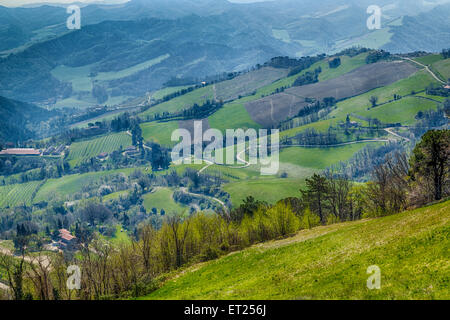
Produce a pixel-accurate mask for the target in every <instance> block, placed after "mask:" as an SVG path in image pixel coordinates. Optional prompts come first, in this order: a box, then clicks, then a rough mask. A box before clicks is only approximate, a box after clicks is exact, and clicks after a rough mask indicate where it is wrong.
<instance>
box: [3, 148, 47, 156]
mask: <svg viewBox="0 0 450 320" xmlns="http://www.w3.org/2000/svg"><path fill="white" fill-rule="evenodd" d="M0 155H2V156H40V155H41V151H40V150H37V149H19V148H16V149H6V150H2V151H0Z"/></svg>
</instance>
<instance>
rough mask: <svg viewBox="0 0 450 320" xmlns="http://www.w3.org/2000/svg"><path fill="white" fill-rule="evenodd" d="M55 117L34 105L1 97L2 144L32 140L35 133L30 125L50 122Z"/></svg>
mask: <svg viewBox="0 0 450 320" xmlns="http://www.w3.org/2000/svg"><path fill="white" fill-rule="evenodd" d="M54 115H55V112H49V111H47V110H45V109H42V108H39V107H37V106H35V105H33V104H29V103H24V102H20V101H15V100H10V99H7V98H4V97H1V96H0V144H1V143H4V142H14V143H15V142H18V141H24V140H26V139H30V138H32V137H33V132H32V128H31V127H30V126H29V125H33V124H34V125H35V124H37V123H39V122H40V121H45V120H48V119H49V118H50V117H52V116H54Z"/></svg>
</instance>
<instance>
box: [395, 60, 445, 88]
mask: <svg viewBox="0 0 450 320" xmlns="http://www.w3.org/2000/svg"><path fill="white" fill-rule="evenodd" d="M399 58H400V59H403V60H407V61H411V62H413V63H415V64H417V65H419V66H421V67H424V68H425V70H427V71H428V73H429V74H431V75H432V76H433V78H435V79H436V80H437V81H439V82H440V83H442V84H447V83H445V82H444V81H442V80H441V79H440V78H439V77H438V76H437V75H436V74H435V73H434V72H433V71H431V69H430V67H429V66H426V65H424V64H422V63H420V62H418V61H416V60H413V59H410V58H404V57H399Z"/></svg>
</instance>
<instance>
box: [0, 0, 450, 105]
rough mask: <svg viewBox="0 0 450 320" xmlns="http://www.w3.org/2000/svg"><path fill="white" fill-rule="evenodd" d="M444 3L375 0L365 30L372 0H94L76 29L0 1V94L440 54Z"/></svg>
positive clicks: (128, 89) (126, 86)
mask: <svg viewBox="0 0 450 320" xmlns="http://www.w3.org/2000/svg"><path fill="white" fill-rule="evenodd" d="M442 2H445V1H429V2H423V1H419V0H408V1H406V0H380V1H379V2H378V5H379V6H381V7H382V8H383V19H382V26H383V29H382V30H376V31H369V30H368V29H367V27H366V20H367V18H368V14H367V13H366V9H367V7H368V6H369V5H371V4H372V1H371V0H360V1H356V0H351V1H348V0H322V1H317V0H302V1H295V0H279V1H273V2H262V3H252V4H234V3H230V2H228V1H226V0H195V1H194V0H155V1H147V0H133V1H130V2H128V3H126V4H120V5H98V4H94V5H87V6H83V8H82V29H81V30H77V31H69V30H67V29H66V27H65V22H66V19H67V17H68V15H67V13H66V11H65V8H64V7H61V6H48V5H47V6H40V7H33V8H5V7H0V40H1V41H0V51H2V50H3V51H6V50H10V51H6V53H5V52H4V58H0V94H2V95H5V96H7V97H11V98H15V99H19V100H25V101H30V102H40V103H45V104H52V103H54V102H56V101H58V100H62V99H65V98H72V99H76V100H80V101H87V103H89V104H96V103H97V102H103V100H104V99H103V98H101V99H97V97H95V94H94V95H93V94H92V91H93V89H94V87H96V88H97V89H98V88H100V90H96V92H106V93H107V96H108V97H110V98H111V97H112V98H115V97H130V96H131V97H132V96H136V95H142V94H144V93H146V92H147V91H151V90H155V89H158V88H160V87H161V86H162V85H163V84H164V83H165V82H166V81H167V80H169V79H170V78H172V77H175V76H176V77H186V78H204V77H206V76H210V75H215V74H218V73H222V72H228V71H233V70H234V71H236V70H243V69H245V68H248V67H251V66H253V65H255V64H257V63H261V62H265V61H266V60H268V59H270V58H272V57H273V56H277V55H283V56H295V55H297V56H304V55H315V54H318V53H323V52H324V53H333V52H337V51H340V50H342V49H344V48H346V47H350V46H358V45H359V46H365V47H371V48H384V49H387V50H390V51H392V52H408V51H416V50H425V51H440V50H441V49H442V48H444V47H448V43H450V41H449V40H450V26H449V19H448V16H449V14H450V5H449V4H441V5H439V6H438V7H435V6H436V5H437V4H439V3H442ZM447 2H448V1H447ZM433 8H434V9H433ZM18 47H19V48H18ZM11 49H14V50H11ZM104 95H105V94H103V96H104ZM118 99H119V98H118ZM121 99H122V98H121ZM97 100H98V101H97ZM119 100H120V99H119Z"/></svg>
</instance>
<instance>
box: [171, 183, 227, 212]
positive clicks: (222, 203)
mask: <svg viewBox="0 0 450 320" xmlns="http://www.w3.org/2000/svg"><path fill="white" fill-rule="evenodd" d="M179 190H180V191H181V192H183V193H185V194H187V195H191V196H193V197H201V198H208V199H211V200H213V201H215V202H217V203H220V205H221V206H222V207H223V208H224V209H225V211H228V207H227V206H226V205H225V203H224V202H223V201H222V200H220V199H217V198H215V197H211V196H207V195H204V194H198V193H192V192H189V190H188V189H187V188H186V187H183V188H180V189H179Z"/></svg>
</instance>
